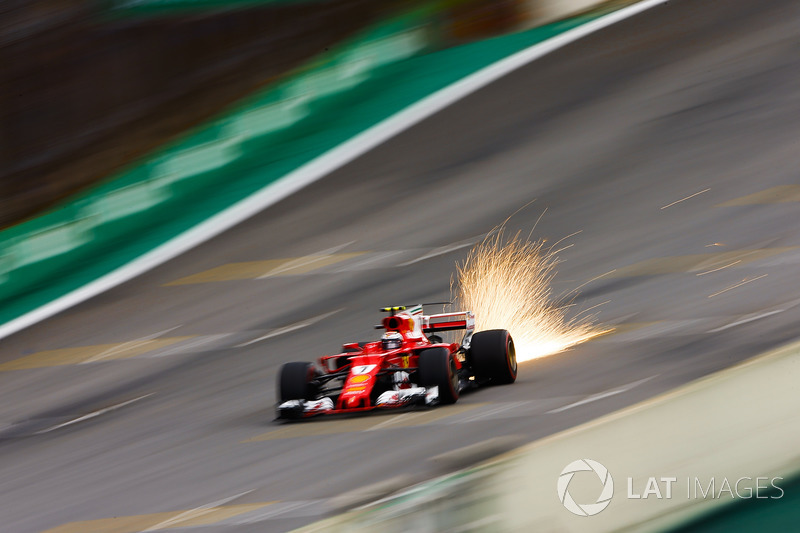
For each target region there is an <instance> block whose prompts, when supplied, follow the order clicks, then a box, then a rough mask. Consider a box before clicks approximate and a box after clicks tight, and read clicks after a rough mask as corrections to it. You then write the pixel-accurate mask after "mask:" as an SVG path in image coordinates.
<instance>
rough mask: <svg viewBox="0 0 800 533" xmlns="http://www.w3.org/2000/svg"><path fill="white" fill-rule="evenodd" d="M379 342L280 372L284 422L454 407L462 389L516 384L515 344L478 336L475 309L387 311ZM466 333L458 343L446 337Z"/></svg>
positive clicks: (500, 332) (494, 334)
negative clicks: (449, 333)
mask: <svg viewBox="0 0 800 533" xmlns="http://www.w3.org/2000/svg"><path fill="white" fill-rule="evenodd" d="M381 311H383V312H386V313H389V315H388V316H386V317H384V318H383V320H382V322H381V324H379V325H377V326H375V327H376V329H384V330H385V333H384V334H383V335H382V337H381V339H380V340H378V341H375V342H366V343H357V342H351V343H348V344H345V345H344V346H343V348H342V352H341V353H338V354H335V355H326V356H323V357H321V358H320V359H319V363H318V364H313V363H309V362H292V363H286V364H284V365H283V366H281V368H280V371H279V372H278V407H277V415H278V418H284V419H297V418H305V417H310V416H314V415H320V414H332V413H351V412H359V411H368V410H371V409H393V408H399V407H406V406H410V405H437V404H451V403H455V402H456V401H457V400H458V396H459V394H460V393H461V391H463V390H465V389H468V388H475V387H480V386H483V385H487V384H503V383H513V382H514V380H515V379H516V378H517V358H516V352H515V351H514V341H513V340H512V339H511V335H510V334H509V332H508V331H506V330H504V329H493V330H487V331H479V332H477V333H476V332H475V315H474V314H473V313H472V312H470V311H464V312H457V313H441V314H435V315H424V314H423V312H422V305H415V306H412V307H406V306H399V307H386V308H384V309H381ZM453 330H465V331H466V333H465V335H464V337H463V339H462V340H461V342H460V343H446V342H443V341H442V338H441V337H440V336H439V335H438V333H440V332H444V331H453Z"/></svg>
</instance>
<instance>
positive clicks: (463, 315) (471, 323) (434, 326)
mask: <svg viewBox="0 0 800 533" xmlns="http://www.w3.org/2000/svg"><path fill="white" fill-rule="evenodd" d="M457 329H465V330H467V334H471V333H472V332H473V331H475V314H474V313H473V312H472V311H461V312H458V313H440V314H438V315H430V316H426V317H424V320H423V323H422V331H423V332H424V333H434V332H437V331H453V330H457Z"/></svg>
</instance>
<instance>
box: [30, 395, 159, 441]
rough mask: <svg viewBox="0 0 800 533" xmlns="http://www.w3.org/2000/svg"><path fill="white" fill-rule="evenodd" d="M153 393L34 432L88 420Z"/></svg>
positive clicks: (38, 432) (40, 432)
mask: <svg viewBox="0 0 800 533" xmlns="http://www.w3.org/2000/svg"><path fill="white" fill-rule="evenodd" d="M153 394H155V393H153V392H151V393H150V394H145V395H144V396H139V397H138V398H134V399H133V400H128V401H127V402H122V403H118V404H117V405H112V406H111V407H106V408H105V409H99V410H97V411H92V412H91V413H89V414H85V415H83V416H79V417H78V418H73V419H72V420H68V421H67V422H63V423H61V424H56V425H55V426H52V427H49V428H47V429H43V430H41V431H37V432H36V434H37V435H41V434H42V433H50V432H51V431H55V430H57V429H61V428H63V427H67V426H71V425H72V424H77V423H78V422H83V421H84V420H89V419H91V418H95V417H98V416H100V415H103V414H106V413H108V412H110V411H115V410H117V409H119V408H120V407H125V406H126V405H130V404H132V403H134V402H138V401H139V400H144V399H145V398H148V397H150V396H152V395H153Z"/></svg>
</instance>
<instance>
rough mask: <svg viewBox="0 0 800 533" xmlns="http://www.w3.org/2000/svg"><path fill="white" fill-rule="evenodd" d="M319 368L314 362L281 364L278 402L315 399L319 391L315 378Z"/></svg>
mask: <svg viewBox="0 0 800 533" xmlns="http://www.w3.org/2000/svg"><path fill="white" fill-rule="evenodd" d="M316 377H317V370H316V368H315V367H314V365H313V364H312V363H306V362H292V363H286V364H284V365H283V366H281V369H280V371H279V372H278V402H279V403H283V402H286V401H289V400H313V399H315V398H316V396H317V393H318V392H319V385H318V384H316V383H315V381H314V379H315V378H316Z"/></svg>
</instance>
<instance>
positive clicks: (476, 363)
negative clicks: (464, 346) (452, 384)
mask: <svg viewBox="0 0 800 533" xmlns="http://www.w3.org/2000/svg"><path fill="white" fill-rule="evenodd" d="M468 360H469V362H470V364H471V365H472V368H473V370H474V371H475V377H476V378H478V379H489V380H491V382H492V383H495V384H506V383H514V381H515V380H516V379H517V351H516V350H515V349H514V340H513V339H512V338H511V334H510V333H509V332H508V331H507V330H505V329H490V330H486V331H479V332H478V333H476V334H474V335H473V336H472V340H471V341H470V345H469V357H468Z"/></svg>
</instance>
